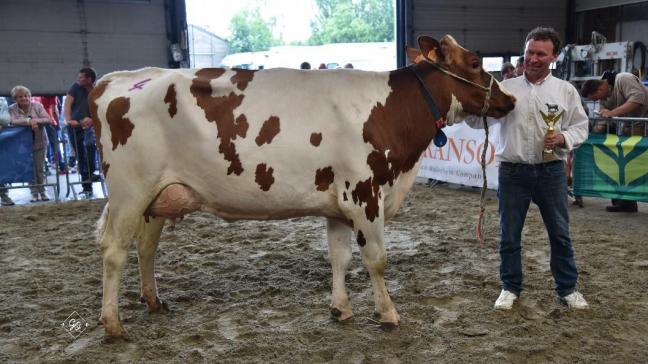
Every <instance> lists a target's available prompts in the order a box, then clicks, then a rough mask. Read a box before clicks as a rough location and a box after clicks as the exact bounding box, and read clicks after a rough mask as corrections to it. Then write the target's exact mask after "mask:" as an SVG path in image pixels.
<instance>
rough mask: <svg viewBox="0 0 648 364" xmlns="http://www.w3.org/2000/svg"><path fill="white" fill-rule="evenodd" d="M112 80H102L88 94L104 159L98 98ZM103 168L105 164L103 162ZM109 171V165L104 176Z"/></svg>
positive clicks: (100, 150) (91, 113) (98, 147)
mask: <svg viewBox="0 0 648 364" xmlns="http://www.w3.org/2000/svg"><path fill="white" fill-rule="evenodd" d="M109 82H110V81H108V80H104V81H101V82H99V83H98V84H97V86H95V87H94V88H93V89H92V91H90V94H89V95H88V106H89V108H90V116H91V117H92V125H94V129H95V135H96V139H97V150H98V151H99V159H101V160H103V145H102V144H101V121H100V120H99V116H98V115H97V109H98V108H99V106H98V105H97V99H99V98H100V97H101V96H102V95H103V93H104V92H105V91H106V87H108V83H109ZM102 168H103V164H102ZM107 173H108V167H106V168H105V170H104V177H106V175H107Z"/></svg>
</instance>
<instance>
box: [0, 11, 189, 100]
mask: <svg viewBox="0 0 648 364" xmlns="http://www.w3.org/2000/svg"><path fill="white" fill-rule="evenodd" d="M165 3H166V4H165ZM169 5H170V6H171V7H173V6H175V1H165V0H119V1H115V0H112V1H111V0H108V1H105V0H103V1H99V0H94V1H93V0H85V1H72V0H21V1H4V0H3V1H0V45H1V47H2V52H0V94H3V95H7V94H8V93H9V91H10V89H11V87H13V86H15V85H17V84H22V85H25V86H27V87H28V88H30V89H31V90H32V93H33V94H64V93H65V92H66V91H67V89H68V88H69V87H70V85H71V84H72V82H74V81H75V80H76V77H77V74H78V70H79V69H80V68H81V67H83V66H84V65H86V64H88V65H90V66H91V67H93V68H95V70H96V71H97V73H98V74H100V75H102V74H104V73H108V72H111V71H115V70H123V69H133V68H141V67H144V66H160V67H169V65H170V63H169V62H170V58H169V57H170V51H169V43H170V42H169V40H168V37H167V36H168V34H167V33H168V32H169V24H168V21H167V17H168V13H167V12H166V9H165V6H169ZM181 5H182V16H183V17H184V1H182V2H181Z"/></svg>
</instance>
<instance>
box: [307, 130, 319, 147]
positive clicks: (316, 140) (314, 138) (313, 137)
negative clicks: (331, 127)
mask: <svg viewBox="0 0 648 364" xmlns="http://www.w3.org/2000/svg"><path fill="white" fill-rule="evenodd" d="M310 142H311V144H313V145H314V146H316V147H319V145H320V143H321V142H322V133H312V134H311V136H310Z"/></svg>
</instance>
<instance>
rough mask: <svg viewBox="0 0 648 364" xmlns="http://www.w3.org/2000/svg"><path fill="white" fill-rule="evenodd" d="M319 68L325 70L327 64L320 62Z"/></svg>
mask: <svg viewBox="0 0 648 364" xmlns="http://www.w3.org/2000/svg"><path fill="white" fill-rule="evenodd" d="M317 69H320V70H325V69H326V65H325V64H324V63H320V65H319V67H317Z"/></svg>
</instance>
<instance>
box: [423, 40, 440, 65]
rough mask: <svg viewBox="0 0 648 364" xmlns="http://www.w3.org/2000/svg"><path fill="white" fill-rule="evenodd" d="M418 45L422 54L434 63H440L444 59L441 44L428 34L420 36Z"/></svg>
mask: <svg viewBox="0 0 648 364" xmlns="http://www.w3.org/2000/svg"><path fill="white" fill-rule="evenodd" d="M418 45H419V48H420V49H421V54H422V55H423V57H424V58H425V59H427V60H428V61H430V62H432V63H440V62H442V61H443V53H441V46H440V45H439V42H438V41H437V40H436V39H434V38H432V37H430V36H427V35H421V36H419V37H418Z"/></svg>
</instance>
